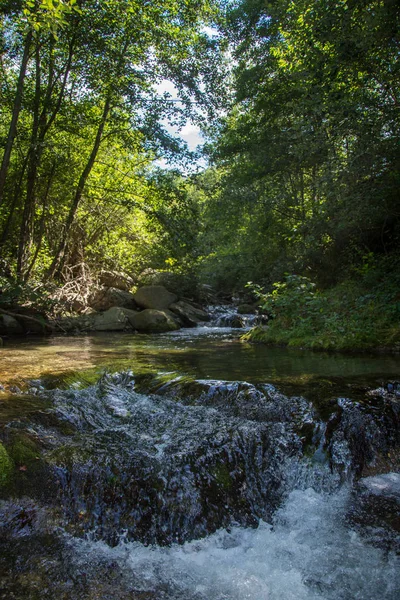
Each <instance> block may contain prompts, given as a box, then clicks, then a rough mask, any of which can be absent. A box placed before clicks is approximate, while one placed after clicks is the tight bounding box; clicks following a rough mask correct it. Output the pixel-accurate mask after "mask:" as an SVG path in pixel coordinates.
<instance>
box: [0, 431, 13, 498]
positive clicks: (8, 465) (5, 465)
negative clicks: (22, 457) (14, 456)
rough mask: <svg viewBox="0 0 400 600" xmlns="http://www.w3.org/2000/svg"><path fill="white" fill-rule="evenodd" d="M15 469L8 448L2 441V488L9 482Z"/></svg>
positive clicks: (0, 448)
mask: <svg viewBox="0 0 400 600" xmlns="http://www.w3.org/2000/svg"><path fill="white" fill-rule="evenodd" d="M13 470H14V464H13V462H12V460H11V458H10V457H9V455H8V452H7V450H6V449H5V447H4V446H3V444H2V443H1V442H0V489H1V488H2V487H3V486H5V485H6V484H7V483H8V481H9V479H10V477H11V474H12V472H13Z"/></svg>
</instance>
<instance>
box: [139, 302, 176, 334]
mask: <svg viewBox="0 0 400 600" xmlns="http://www.w3.org/2000/svg"><path fill="white" fill-rule="evenodd" d="M129 322H130V324H131V326H132V327H133V329H136V330H137V331H140V332H142V333H165V332H167V331H176V330H177V329H179V324H178V323H177V321H176V318H175V317H174V315H173V314H172V313H171V312H170V311H169V310H155V309H152V308H147V309H145V310H142V311H141V312H137V313H135V312H133V311H129Z"/></svg>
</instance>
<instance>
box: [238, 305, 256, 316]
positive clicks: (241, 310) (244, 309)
mask: <svg viewBox="0 0 400 600" xmlns="http://www.w3.org/2000/svg"><path fill="white" fill-rule="evenodd" d="M237 312H238V314H239V315H255V314H256V312H257V308H256V307H255V306H254V305H253V304H239V306H238V307H237Z"/></svg>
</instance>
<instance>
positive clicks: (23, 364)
mask: <svg viewBox="0 0 400 600" xmlns="http://www.w3.org/2000/svg"><path fill="white" fill-rule="evenodd" d="M241 333H242V332H239V331H235V330H232V329H228V328H215V329H211V328H209V327H208V328H207V327H202V328H198V329H190V330H187V329H186V330H181V331H178V332H173V333H171V334H160V335H134V334H129V333H126V334H123V333H122V334H121V333H106V334H97V335H90V336H76V337H51V338H44V339H29V340H26V339H24V340H10V341H6V342H5V345H4V347H3V348H0V383H2V384H3V385H4V384H10V383H18V382H21V381H22V380H24V379H27V378H37V377H39V376H41V375H43V374H45V373H57V372H66V371H79V370H82V369H85V370H87V369H92V368H99V369H104V368H106V369H122V368H130V369H132V370H133V371H139V370H140V371H143V370H151V371H178V372H179V373H181V374H185V375H190V376H194V377H196V378H201V379H225V380H245V381H249V382H252V383H257V382H265V381H269V382H273V383H277V384H281V385H286V386H300V387H302V386H304V385H309V384H311V383H312V382H314V383H318V385H321V382H324V381H325V383H326V385H328V384H329V385H336V386H337V385H338V384H339V383H340V384H343V385H344V384H345V385H363V384H365V385H367V384H368V385H373V384H377V385H379V384H380V383H382V382H383V381H385V380H387V379H390V378H394V377H396V376H397V377H398V375H399V372H400V368H399V367H400V360H399V357H398V356H393V355H367V354H361V355H346V354H331V353H325V352H311V351H306V350H299V349H288V348H275V347H268V346H262V345H252V344H247V343H243V342H241V341H240V340H239V335H240V334H241Z"/></svg>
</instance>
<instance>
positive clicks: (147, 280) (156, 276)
mask: <svg viewBox="0 0 400 600" xmlns="http://www.w3.org/2000/svg"><path fill="white" fill-rule="evenodd" d="M137 283H138V286H139V287H142V286H145V285H146V286H149V285H163V286H164V287H165V288H167V290H169V291H170V292H172V293H174V294H176V295H177V296H186V297H188V298H198V282H197V280H196V278H195V277H193V276H192V275H190V274H182V273H173V272H172V271H155V270H154V269H146V270H145V271H143V272H142V273H141V274H140V275H139V277H138V281H137Z"/></svg>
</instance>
